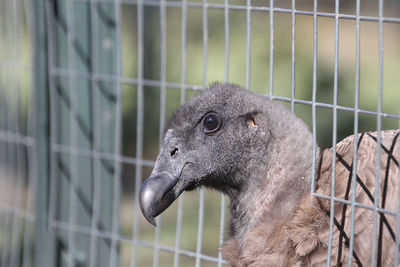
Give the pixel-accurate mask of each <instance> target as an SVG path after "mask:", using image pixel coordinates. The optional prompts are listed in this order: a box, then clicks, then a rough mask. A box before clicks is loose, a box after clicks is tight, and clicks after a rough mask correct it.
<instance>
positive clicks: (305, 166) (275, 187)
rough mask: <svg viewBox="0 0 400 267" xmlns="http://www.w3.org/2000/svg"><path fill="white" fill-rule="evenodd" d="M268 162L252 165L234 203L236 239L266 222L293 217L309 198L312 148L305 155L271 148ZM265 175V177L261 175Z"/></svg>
mask: <svg viewBox="0 0 400 267" xmlns="http://www.w3.org/2000/svg"><path fill="white" fill-rule="evenodd" d="M270 149H274V151H272V152H271V151H270V152H271V153H269V155H271V156H269V157H268V162H267V163H265V164H257V165H252V164H250V166H251V168H258V169H257V170H254V169H252V170H248V171H246V173H245V174H242V175H246V176H247V177H246V179H245V180H246V181H248V183H246V184H244V185H243V186H242V187H241V189H240V190H239V191H238V192H236V193H235V194H230V195H229V196H230V199H231V214H232V220H231V230H232V234H234V235H239V236H240V235H243V234H244V233H246V232H247V231H249V230H251V229H252V228H254V227H256V226H257V225H259V224H260V223H265V222H266V221H267V220H268V221H271V222H274V221H277V220H281V219H283V218H288V217H291V216H293V215H294V212H295V210H296V208H297V206H298V204H299V203H300V200H301V199H302V198H304V197H305V196H306V195H307V194H309V188H310V184H311V176H312V160H311V159H312V147H306V148H305V149H306V151H304V150H303V151H302V153H287V152H285V151H282V150H280V149H279V147H276V148H271V147H270ZM260 174H262V175H260Z"/></svg>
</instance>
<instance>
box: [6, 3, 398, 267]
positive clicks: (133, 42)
mask: <svg viewBox="0 0 400 267" xmlns="http://www.w3.org/2000/svg"><path fill="white" fill-rule="evenodd" d="M144 2H145V6H144V9H143V11H144V17H143V19H144V20H143V22H144V23H143V44H144V46H143V49H144V50H143V64H144V65H143V77H144V79H145V81H147V83H146V85H145V86H144V90H143V96H144V102H143V103H142V104H143V107H144V129H143V130H144V132H143V143H142V144H141V145H143V158H144V159H146V160H155V158H156V156H157V153H158V149H159V139H160V135H161V134H162V132H163V129H160V125H164V122H160V120H162V119H161V118H162V114H163V113H164V112H165V115H166V118H168V117H169V116H170V115H171V114H172V112H173V111H174V110H175V109H176V108H177V107H178V106H179V105H180V104H181V103H182V100H183V99H188V98H190V97H191V96H192V95H194V94H196V93H197V88H202V87H203V86H204V85H206V84H209V83H211V82H213V81H224V80H225V74H227V77H228V81H229V82H231V83H236V84H239V85H241V86H243V87H245V84H246V60H247V56H248V55H247V53H246V51H247V47H246V43H247V40H246V36H247V28H246V19H247V17H246V11H245V10H237V9H233V8H232V9H230V10H229V19H228V21H229V40H228V42H229V65H228V69H225V60H226V59H225V42H226V40H225V19H226V18H225V13H224V12H225V11H224V9H223V8H213V7H210V8H208V9H207V30H208V35H207V38H208V42H207V55H206V56H207V65H206V70H207V73H203V69H204V62H203V55H204V54H203V51H204V50H203V48H204V47H203V30H204V29H203V25H204V21H203V15H204V13H203V12H204V9H203V8H202V7H201V5H198V6H189V7H188V8H187V24H186V26H187V27H186V29H185V30H186V34H187V42H186V48H187V51H186V54H185V56H186V69H185V70H183V69H182V56H183V54H182V7H181V5H180V4H179V5H168V4H167V7H166V20H165V25H161V23H160V5H159V3H158V2H155V1H151V2H150V3H149V2H148V3H147V4H146V0H144ZM168 2H171V3H180V1H167V3H168ZM188 2H189V3H202V1H188ZM339 2H340V13H341V14H347V15H354V14H355V5H356V1H349V0H346V1H339ZM0 3H3V2H0ZM207 3H209V4H224V1H222V0H213V1H207ZM229 3H230V4H231V5H232V6H238V5H239V6H245V5H246V1H243V0H242V1H239V0H231V1H229ZM80 4H82V5H86V3H84V2H82V3H81V2H79V1H78V2H76V3H75V5H77V6H79V5H80ZM251 4H252V5H254V6H257V7H262V6H269V4H270V3H269V1H252V2H251ZM291 4H292V2H291V1H286V0H285V1H275V3H274V6H275V7H276V8H282V9H288V10H289V9H291V8H292V6H291ZM112 5H114V4H108V3H101V4H99V6H100V7H101V8H103V9H105V10H106V9H107V8H110V7H111V6H112ZM0 7H1V4H0ZM384 7H385V8H384V16H385V17H395V18H397V19H398V18H399V17H400V4H399V2H398V1H395V0H392V1H385V5H384ZM296 9H297V10H305V11H312V10H313V1H308V0H306V1H296ZM5 10H6V9H5V8H3V9H2V8H0V16H5V13H4V12H6V11H5ZM334 10H335V3H334V1H319V7H318V11H319V12H324V13H334ZM121 11H122V14H121V15H122V16H121V27H122V28H121V43H120V46H121V47H120V49H121V53H122V78H123V79H122V80H124V79H125V80H129V79H138V78H139V77H138V66H139V65H138V59H139V57H138V16H137V14H138V10H137V6H136V4H129V3H124V4H121ZM2 12H3V13H2ZM250 15H251V27H250V29H251V42H250V43H251V47H250V51H251V53H250V55H249V56H250V80H249V84H250V86H249V89H250V90H252V91H255V92H259V93H262V94H266V95H268V94H269V90H270V87H269V85H270V79H271V77H269V75H270V56H271V55H270V13H269V11H266V10H252V11H251V12H250ZM361 15H362V16H370V17H376V16H378V1H372V0H368V1H362V5H361ZM21 16H22V17H23V18H25V19H23V20H22V21H21V25H22V28H23V31H21V32H22V34H20V36H16V37H15V39H13V38H14V37H13V38H11V39H10V37H8V38H2V36H1V35H0V59H2V60H4V61H7V62H11V60H10V58H11V59H12V62H18V64H22V65H26V68H25V69H22V70H21V71H20V73H19V74H18V75H15V69H14V68H5V67H2V68H1V72H0V75H1V76H0V77H1V79H0V99H1V100H2V101H10V103H13V101H14V102H16V101H19V102H18V103H15V104H9V106H11V107H15V108H17V109H18V114H19V115H18V116H22V117H25V119H24V121H27V120H28V114H29V108H30V107H29V106H30V99H31V98H32V90H31V88H32V85H31V78H32V77H31V75H32V73H31V70H30V64H31V58H32V47H31V43H30V40H31V39H30V37H32V36H30V31H29V27H30V26H29V25H28V24H29V23H28V17H27V16H24V15H23V14H22V13H21ZM273 16H274V77H273V81H274V82H273V95H274V96H282V97H288V98H290V97H291V80H292V75H293V74H292V72H291V68H292V60H291V58H292V50H291V49H292V48H291V45H292V39H291V38H292V37H291V34H292V28H291V23H292V15H291V13H290V12H289V13H287V12H278V11H276V12H274V15H273ZM295 19H296V23H295V31H296V39H295V59H296V60H295V73H294V75H295V98H296V99H299V100H307V101H311V100H312V88H313V16H312V15H300V14H297V15H296V16H295ZM7 23H11V24H12V23H14V22H12V21H11V22H9V21H8V22H6V23H2V24H0V27H1V31H0V32H1V33H2V34H3V36H6V34H7V36H12V35H10V34H9V29H10V27H9V25H8V24H7ZM317 24H318V25H317V26H318V50H317V51H318V53H317V102H320V103H329V104H333V98H334V94H333V88H334V63H335V62H334V57H335V19H334V17H325V16H320V17H318V20H317ZM163 27H165V32H164V34H165V37H166V39H165V62H166V73H165V79H166V80H165V81H166V82H168V86H167V89H166V106H165V110H161V106H162V105H161V99H162V97H161V94H160V80H161V78H162V74H161V62H162V53H161V48H162V43H161V41H160V36H161V34H162V32H163V30H162V28H163ZM14 41H15V42H17V43H18V47H19V48H20V51H19V52H16V53H15V54H13V55H11V56H10V54H9V49H10V44H11V45H12V43H13V42H14ZM360 44H361V46H360V101H359V108H360V109H361V110H366V111H376V110H377V107H378V88H379V75H380V69H379V24H378V22H377V21H361V23H360ZM383 44H384V54H383V55H384V57H383V73H382V75H383V91H382V112H384V113H388V114H397V115H398V114H400V86H399V84H400V75H399V74H400V73H399V70H400V23H398V22H396V23H384V24H383ZM107 45H110V44H109V43H107V42H103V43H100V46H104V47H107ZM338 45H339V47H338V51H339V57H338V58H339V61H338V63H339V65H338V70H339V72H338V80H337V82H338V87H337V88H338V105H340V106H344V107H354V98H355V76H356V22H355V20H354V19H343V18H341V19H340V20H339V44H338ZM61 67H62V66H61ZM183 73H186V75H185V76H182V75H183ZM204 77H206V84H204ZM182 81H184V83H185V84H184V85H182ZM149 84H151V85H149ZM14 85H15V86H17V85H18V87H20V88H21V92H22V93H21V96H22V97H16V96H13V94H9V93H5V92H6V90H5V89H4V87H5V86H8V87H9V86H11V87H13V86H14ZM181 85H182V86H181ZM121 87H122V140H121V142H122V151H121V153H122V155H123V156H127V157H133V158H134V157H136V153H137V152H136V151H137V146H138V144H137V143H136V140H137V132H138V129H137V117H138V116H137V112H138V103H137V102H138V101H137V99H138V88H137V86H136V85H135V84H134V83H124V82H122V84H121ZM182 87H183V89H182ZM191 88H196V90H195V89H191ZM18 99H19V100H18ZM21 99H22V101H21ZM3 103H4V102H3ZM283 104H284V105H286V106H287V107H288V108H290V103H288V102H283ZM294 112H295V113H296V115H297V116H299V117H300V118H302V119H303V120H304V121H305V122H306V123H307V125H308V126H309V127H310V129H311V126H312V125H311V119H312V114H311V106H310V105H305V104H295V106H294ZM337 118H338V120H337V130H338V132H337V136H338V141H339V140H341V139H342V138H344V137H346V136H348V135H351V134H352V133H353V131H354V112H352V111H342V110H338V113H337ZM376 128H377V118H376V116H375V115H366V114H360V115H359V128H358V131H359V132H364V131H375V130H376ZM393 128H399V119H395V118H390V116H389V117H382V129H393ZM332 130H333V111H332V109H330V108H322V107H318V108H317V142H318V144H319V146H320V147H321V148H327V147H330V146H331V145H332ZM151 169H152V168H151V167H143V174H142V177H141V180H142V181H143V180H144V179H145V178H146V177H147V176H148V175H149V174H150V172H151ZM135 171H136V165H134V164H123V166H122V174H121V189H122V192H121V193H122V194H121V196H122V197H121V202H120V219H121V222H120V235H121V237H122V238H125V239H131V238H132V225H133V218H134V214H135V211H134V207H135V205H134V204H135V203H134V202H135V200H134V192H135ZM220 198H221V195H220V194H219V193H217V192H212V191H206V192H205V205H204V206H205V209H204V230H203V238H202V250H201V251H202V254H204V255H209V256H212V257H218V242H219V223H220V209H221V204H220ZM198 200H199V191H198V190H197V191H196V192H190V193H185V194H184V201H183V219H182V222H183V224H182V238H181V244H180V247H181V248H182V249H184V250H187V251H193V252H195V251H196V242H197V231H198V216H199V212H198V208H199V201H198ZM228 205H229V201H228V200H227V201H226V205H225V209H226V216H225V226H226V227H225V229H228V228H227V226H228V220H229V211H228V208H227V207H228ZM177 210H178V202H177V201H176V202H175V203H174V204H173V205H172V206H171V207H170V208H169V209H168V210H167V211H166V212H164V214H163V216H162V222H161V223H160V224H161V230H160V244H161V245H162V246H167V247H171V248H174V247H175V236H176V227H177V226H176V225H177ZM139 239H140V240H142V241H145V242H149V243H153V242H154V239H155V230H154V228H153V227H152V226H151V225H150V224H149V223H147V222H146V221H145V220H144V218H143V217H142V216H141V215H140V233H139ZM131 246H132V244H131V243H129V242H121V243H120V249H121V254H120V256H121V265H123V266H129V263H130V260H131ZM153 252H154V249H153V248H146V247H142V246H139V247H138V253H137V255H138V266H150V265H151V264H152V262H153ZM159 256H160V258H159V262H160V265H161V266H172V264H173V261H174V254H172V253H170V252H165V251H163V250H161V251H160V254H159ZM180 264H181V265H180V266H194V264H195V259H194V258H193V257H188V256H184V255H181V256H180ZM201 265H202V266H217V264H216V263H212V262H208V261H205V260H202V262H201Z"/></svg>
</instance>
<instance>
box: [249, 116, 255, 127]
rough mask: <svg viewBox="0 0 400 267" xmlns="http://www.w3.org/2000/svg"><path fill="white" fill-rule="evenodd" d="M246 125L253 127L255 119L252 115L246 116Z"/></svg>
mask: <svg viewBox="0 0 400 267" xmlns="http://www.w3.org/2000/svg"><path fill="white" fill-rule="evenodd" d="M247 125H248V126H249V127H255V126H256V121H255V119H254V116H253V115H250V116H249V117H247Z"/></svg>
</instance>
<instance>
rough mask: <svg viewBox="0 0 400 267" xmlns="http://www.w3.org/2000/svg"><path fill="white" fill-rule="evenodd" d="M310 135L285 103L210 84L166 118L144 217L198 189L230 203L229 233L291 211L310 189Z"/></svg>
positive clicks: (145, 191)
mask: <svg viewBox="0 0 400 267" xmlns="http://www.w3.org/2000/svg"><path fill="white" fill-rule="evenodd" d="M311 169H312V135H311V133H310V131H309V130H308V128H307V127H306V126H305V124H304V123H303V122H302V121H301V120H300V119H298V118H297V117H296V116H294V115H293V114H292V113H291V112H290V111H288V110H287V109H286V108H284V107H283V106H282V105H280V104H278V103H275V102H272V101H271V100H269V99H268V98H267V97H264V96H262V95H258V94H255V93H252V92H250V91H248V90H245V89H243V88H240V87H239V86H236V85H232V84H221V83H215V84H212V85H211V86H210V87H209V88H208V89H206V90H204V91H202V92H201V93H200V94H199V95H197V96H195V97H194V98H193V99H191V100H190V101H189V102H187V103H186V104H184V105H183V106H181V107H180V108H179V109H177V110H176V111H175V113H174V114H173V115H172V117H171V119H170V120H169V122H168V124H167V127H166V131H165V136H164V139H163V142H162V145H161V149H160V153H159V155H158V157H157V161H156V163H155V166H154V169H153V171H152V173H151V176H150V177H149V178H148V179H146V181H145V182H144V184H143V186H142V188H141V190H140V195H139V201H140V207H141V210H142V213H143V215H144V216H145V217H146V219H147V220H148V221H149V222H150V223H152V224H153V225H155V221H154V218H155V217H156V216H158V215H159V214H160V213H162V212H163V211H164V210H165V209H166V208H168V206H170V205H171V204H172V203H173V201H174V200H175V199H176V198H178V197H179V195H180V194H181V193H182V192H183V191H190V190H194V189H195V188H197V187H199V186H205V187H208V188H212V189H216V190H219V191H221V192H223V193H225V194H227V195H228V196H229V197H230V200H231V214H232V221H231V230H232V232H233V234H240V232H243V231H246V229H248V228H249V227H252V226H254V225H256V224H257V223H258V222H259V221H260V220H261V219H262V218H264V217H265V216H267V217H269V218H277V217H282V216H285V215H287V214H289V213H290V212H291V211H293V209H294V208H295V206H296V203H297V201H298V199H299V198H301V197H303V196H304V194H305V193H306V192H307V191H308V190H309V185H310V181H311Z"/></svg>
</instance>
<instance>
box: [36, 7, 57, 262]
mask: <svg viewBox="0 0 400 267" xmlns="http://www.w3.org/2000/svg"><path fill="white" fill-rule="evenodd" d="M34 2H35V3H34V4H33V5H32V7H33V12H34V16H33V18H34V19H33V23H34V26H33V29H34V32H33V34H32V36H33V47H34V49H33V51H34V52H33V54H34V57H33V64H34V67H33V70H34V76H33V86H34V90H33V91H34V98H35V99H34V103H33V104H34V107H35V114H36V118H35V121H36V124H37V127H35V129H36V131H35V139H36V146H35V157H36V159H40V160H37V161H36V165H37V173H36V174H35V175H37V178H38V179H37V183H38V186H37V194H36V196H37V198H36V207H35V210H36V231H35V235H36V236H35V266H41V267H45V266H54V263H55V262H54V261H55V257H54V255H55V253H54V250H55V242H54V236H53V235H52V233H50V232H49V231H48V229H49V228H48V225H47V223H48V220H47V217H48V205H49V194H48V192H49V190H48V189H49V188H48V186H49V112H48V111H49V99H48V96H49V94H48V76H47V45H46V38H47V33H46V20H45V1H41V0H34Z"/></svg>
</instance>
